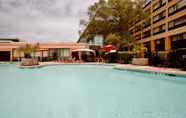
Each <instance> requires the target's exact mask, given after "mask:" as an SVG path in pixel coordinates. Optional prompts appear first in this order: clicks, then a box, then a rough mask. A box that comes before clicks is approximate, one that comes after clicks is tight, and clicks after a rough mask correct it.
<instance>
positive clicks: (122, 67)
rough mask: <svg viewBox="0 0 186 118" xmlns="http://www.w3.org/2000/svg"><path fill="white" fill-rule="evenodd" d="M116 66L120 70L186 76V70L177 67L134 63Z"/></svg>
mask: <svg viewBox="0 0 186 118" xmlns="http://www.w3.org/2000/svg"><path fill="white" fill-rule="evenodd" d="M114 68H116V69H120V70H130V71H138V72H149V73H158V74H167V75H172V76H183V77H186V71H183V70H180V69H175V68H166V67H153V66H138V65H132V64H117V65H115V67H114Z"/></svg>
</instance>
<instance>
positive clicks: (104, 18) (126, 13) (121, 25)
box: [84, 0, 148, 44]
mask: <svg viewBox="0 0 186 118" xmlns="http://www.w3.org/2000/svg"><path fill="white" fill-rule="evenodd" d="M142 4H143V1H142V0H108V2H105V1H104V0H99V1H98V2H96V3H94V4H93V5H91V6H90V7H89V8H88V16H89V24H88V26H87V29H86V30H85V33H84V35H85V36H87V35H97V34H101V35H103V36H104V37H107V36H108V35H109V34H117V35H119V36H120V37H121V40H122V43H125V44H127V43H131V42H132V41H133V40H132V39H133V38H132V36H131V34H130V32H129V28H130V27H131V25H132V24H133V23H134V22H135V21H136V20H143V19H146V18H147V17H148V14H146V13H145V12H144V11H143V6H142Z"/></svg>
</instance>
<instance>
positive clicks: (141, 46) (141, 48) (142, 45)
mask: <svg viewBox="0 0 186 118" xmlns="http://www.w3.org/2000/svg"><path fill="white" fill-rule="evenodd" d="M140 50H141V57H144V44H143V43H141V44H140Z"/></svg>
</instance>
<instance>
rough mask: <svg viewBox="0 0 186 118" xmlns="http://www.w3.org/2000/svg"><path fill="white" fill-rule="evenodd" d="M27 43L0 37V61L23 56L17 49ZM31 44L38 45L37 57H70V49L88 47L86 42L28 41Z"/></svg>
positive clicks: (12, 59)
mask: <svg viewBox="0 0 186 118" xmlns="http://www.w3.org/2000/svg"><path fill="white" fill-rule="evenodd" d="M26 44H28V43H26V42H22V41H20V40H13V39H5V40H4V39H1V40H0V61H14V60H19V59H20V58H22V57H24V54H23V53H20V52H19V51H18V50H17V49H18V48H19V47H21V46H24V45H26ZM30 44H31V45H39V49H38V50H37V52H36V53H35V54H34V56H35V57H38V58H50V57H56V58H58V57H70V56H72V50H75V49H84V48H88V45H86V44H77V43H54V42H51V43H49V42H48V43H47V42H46V43H30Z"/></svg>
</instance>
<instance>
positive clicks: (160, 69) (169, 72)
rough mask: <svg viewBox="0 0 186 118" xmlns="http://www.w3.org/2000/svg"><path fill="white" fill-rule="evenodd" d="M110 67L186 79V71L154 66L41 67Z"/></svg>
mask: <svg viewBox="0 0 186 118" xmlns="http://www.w3.org/2000/svg"><path fill="white" fill-rule="evenodd" d="M79 64H81V65H87V64H88V65H90V64H93V65H110V66H113V68H115V69H119V70H129V71H136V72H148V73H157V74H166V75H171V76H183V77H186V71H183V70H180V69H175V68H165V67H153V66H139V65H132V64H116V63H111V64H110V63H109V64H108V63H95V62H93V63H92V62H91V63H59V62H40V65H39V67H44V66H53V65H79Z"/></svg>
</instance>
